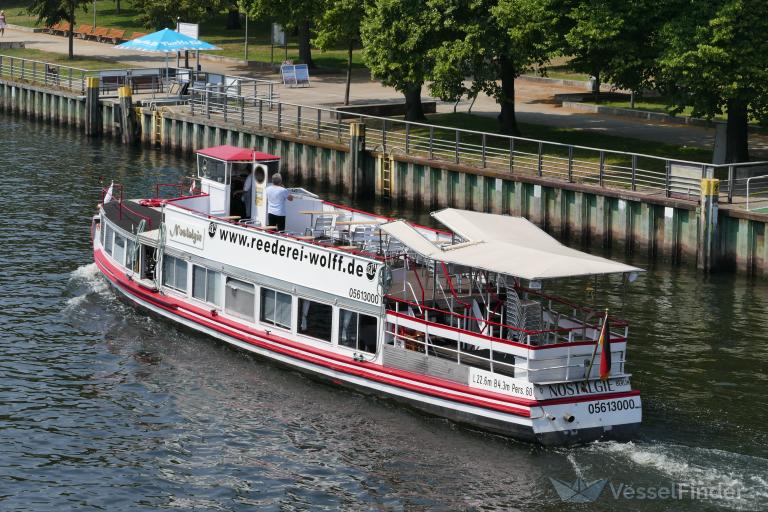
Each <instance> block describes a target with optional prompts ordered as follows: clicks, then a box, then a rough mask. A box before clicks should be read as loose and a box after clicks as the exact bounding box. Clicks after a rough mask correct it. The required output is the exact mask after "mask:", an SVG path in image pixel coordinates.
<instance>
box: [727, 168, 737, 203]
mask: <svg viewBox="0 0 768 512" xmlns="http://www.w3.org/2000/svg"><path fill="white" fill-rule="evenodd" d="M734 181H736V180H735V176H734V172H733V166H732V165H729V166H728V204H730V203H733V183H734Z"/></svg>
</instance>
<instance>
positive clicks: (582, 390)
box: [544, 378, 629, 398]
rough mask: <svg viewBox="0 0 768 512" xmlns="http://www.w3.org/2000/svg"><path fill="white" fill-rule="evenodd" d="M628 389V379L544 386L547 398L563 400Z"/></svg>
mask: <svg viewBox="0 0 768 512" xmlns="http://www.w3.org/2000/svg"><path fill="white" fill-rule="evenodd" d="M628 387H629V379H627V378H619V379H612V380H591V381H587V382H561V383H559V384H547V385H546V386H544V389H545V390H546V392H547V394H548V395H549V396H548V397H547V398H563V397H568V396H577V395H589V394H593V393H613V392H615V391H623V389H622V388H628Z"/></svg>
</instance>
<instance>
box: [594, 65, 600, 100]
mask: <svg viewBox="0 0 768 512" xmlns="http://www.w3.org/2000/svg"><path fill="white" fill-rule="evenodd" d="M592 78H594V81H593V82H592V98H593V99H594V100H595V103H599V102H600V70H599V69H598V70H595V71H593V72H592Z"/></svg>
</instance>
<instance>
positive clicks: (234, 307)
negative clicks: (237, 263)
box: [206, 277, 256, 322]
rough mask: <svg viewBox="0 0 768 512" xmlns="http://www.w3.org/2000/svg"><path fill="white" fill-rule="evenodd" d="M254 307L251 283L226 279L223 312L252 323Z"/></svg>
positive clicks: (253, 291) (254, 294)
mask: <svg viewBox="0 0 768 512" xmlns="http://www.w3.org/2000/svg"><path fill="white" fill-rule="evenodd" d="M206 286H207V285H206ZM255 305H256V288H255V287H254V286H253V285H252V284H251V283H246V282H245V281H240V280H239V279H234V278H232V277H228V278H227V286H226V289H225V291H224V310H225V311H226V312H227V313H229V314H231V315H234V316H237V317H240V318H243V319H245V320H250V321H251V322H253V320H254V311H255V309H254V307H255Z"/></svg>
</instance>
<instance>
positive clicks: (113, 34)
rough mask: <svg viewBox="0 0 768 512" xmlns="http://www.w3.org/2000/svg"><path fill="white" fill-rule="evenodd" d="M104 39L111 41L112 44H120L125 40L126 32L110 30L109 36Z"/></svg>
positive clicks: (115, 29)
mask: <svg viewBox="0 0 768 512" xmlns="http://www.w3.org/2000/svg"><path fill="white" fill-rule="evenodd" d="M103 39H109V40H110V41H111V42H112V44H120V43H122V42H123V40H125V30H121V29H117V28H110V29H109V32H107V35H106V36H104V38H103Z"/></svg>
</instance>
